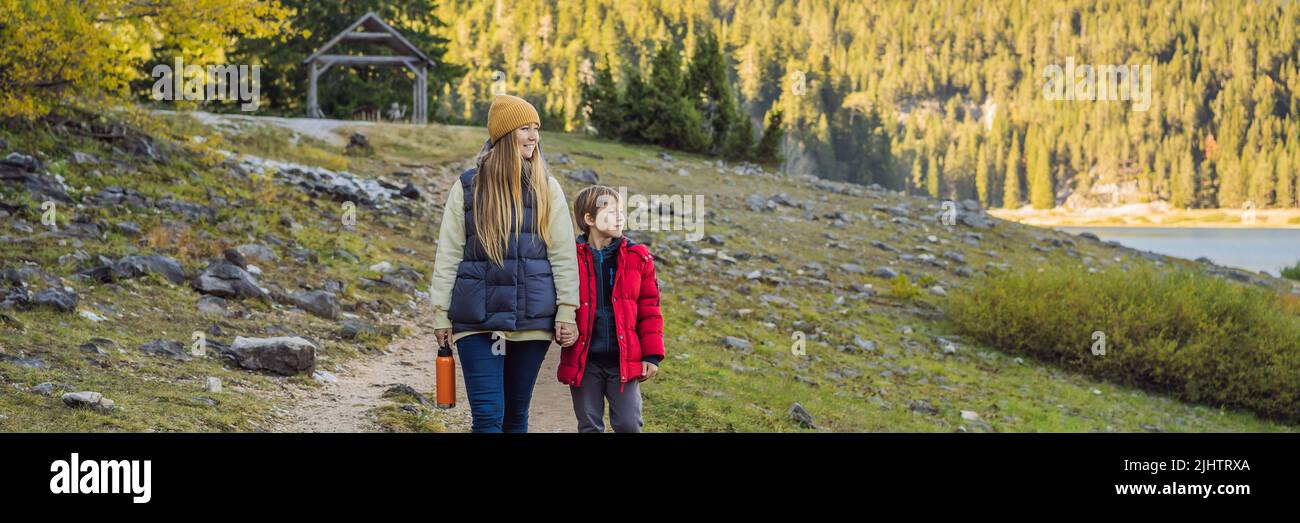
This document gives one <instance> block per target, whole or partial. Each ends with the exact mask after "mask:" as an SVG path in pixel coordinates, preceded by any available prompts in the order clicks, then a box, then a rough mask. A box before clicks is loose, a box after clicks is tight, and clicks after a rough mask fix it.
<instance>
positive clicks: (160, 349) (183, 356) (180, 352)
mask: <svg viewBox="0 0 1300 523" xmlns="http://www.w3.org/2000/svg"><path fill="white" fill-rule="evenodd" d="M140 350H141V351H142V352H144V353H145V354H148V355H150V356H164V357H168V358H172V359H176V360H181V361H189V359H190V357H191V356H190V353H188V352H185V345H182V344H181V342H179V341H176V340H163V339H157V340H153V341H151V342H149V343H146V344H144V345H141V346H140Z"/></svg>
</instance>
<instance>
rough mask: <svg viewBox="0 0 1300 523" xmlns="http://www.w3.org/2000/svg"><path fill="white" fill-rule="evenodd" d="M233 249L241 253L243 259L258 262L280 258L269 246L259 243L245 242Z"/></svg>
mask: <svg viewBox="0 0 1300 523" xmlns="http://www.w3.org/2000/svg"><path fill="white" fill-rule="evenodd" d="M235 251H237V252H239V254H242V255H243V256H244V258H245V259H251V260H256V261H260V262H273V261H279V260H280V256H279V255H277V254H275V251H273V250H271V248H270V247H267V246H265V245H262V244H260V243H245V244H243V245H240V246H238V247H235Z"/></svg>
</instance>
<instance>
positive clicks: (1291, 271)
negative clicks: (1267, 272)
mask: <svg viewBox="0 0 1300 523" xmlns="http://www.w3.org/2000/svg"><path fill="white" fill-rule="evenodd" d="M1282 277H1283V278H1286V279H1289V280H1297V281H1300V261H1298V262H1295V265H1292V266H1290V267H1283V268H1282Z"/></svg>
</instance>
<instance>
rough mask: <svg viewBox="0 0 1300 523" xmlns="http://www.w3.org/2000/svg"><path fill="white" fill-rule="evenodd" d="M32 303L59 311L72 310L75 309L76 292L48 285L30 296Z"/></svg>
mask: <svg viewBox="0 0 1300 523" xmlns="http://www.w3.org/2000/svg"><path fill="white" fill-rule="evenodd" d="M32 305H36V306H40V307H49V308H51V309H54V310H56V311H59V312H72V311H75V310H77V293H75V292H71V291H68V290H66V289H61V288H58V287H50V288H48V289H45V290H43V291H41V292H38V293H36V295H34V296H32Z"/></svg>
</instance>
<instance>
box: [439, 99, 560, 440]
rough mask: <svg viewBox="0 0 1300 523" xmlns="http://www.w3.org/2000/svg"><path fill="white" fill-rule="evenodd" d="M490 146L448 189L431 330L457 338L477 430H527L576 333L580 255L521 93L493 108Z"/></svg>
mask: <svg viewBox="0 0 1300 523" xmlns="http://www.w3.org/2000/svg"><path fill="white" fill-rule="evenodd" d="M487 126H488V135H489V139H488V141H487V143H485V144H484V145H483V150H482V151H481V152H480V153H479V155H478V158H477V159H476V161H475V165H476V166H475V167H474V168H471V169H470V170H468V171H465V173H463V174H461V175H460V179H459V180H457V181H456V183H454V184H453V185H452V187H451V191H450V193H448V195H447V204H446V207H445V209H444V210H443V215H442V228H441V230H440V232H439V235H438V251H437V255H436V257H435V259H434V268H433V285H432V286H431V288H430V296H431V300H432V302H433V308H434V329H435V330H434V336H435V337H436V338H437V340H438V343H439V344H440V345H441V344H446V343H455V345H456V352H457V355H458V356H459V357H460V368H461V372H462V374H463V376H464V379H465V392H466V393H467V395H468V396H469V405H470V412H471V413H472V414H473V417H474V424H473V430H474V432H528V404H529V402H530V401H531V399H532V397H533V385H534V384H535V383H536V382H537V372H538V370H539V369H540V368H541V366H542V360H543V359H544V358H545V357H546V350H547V349H548V348H550V344H551V341H552V340H554V341H557V342H559V343H560V344H561V345H563V346H566V347H567V346H569V345H572V344H573V343H574V342H575V341H577V338H578V327H577V325H576V322H575V310H576V309H577V307H578V261H577V252H576V251H575V250H574V247H573V246H574V237H573V220H572V218H570V217H569V210H568V203H567V202H566V201H565V198H564V191H563V189H561V188H560V184H559V182H558V181H556V180H555V178H552V177H551V176H550V173H549V172H548V171H547V168H546V162H545V161H544V160H543V159H542V153H541V150H540V148H539V146H538V142H539V140H540V137H539V136H538V132H539V130H540V129H541V118H539V117H538V115H537V109H535V108H534V107H533V106H532V104H529V103H528V102H527V101H525V100H524V99H522V98H519V97H515V96H510V95H500V96H497V97H496V99H494V100H493V101H492V107H491V108H490V109H489V110H488V125H487Z"/></svg>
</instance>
